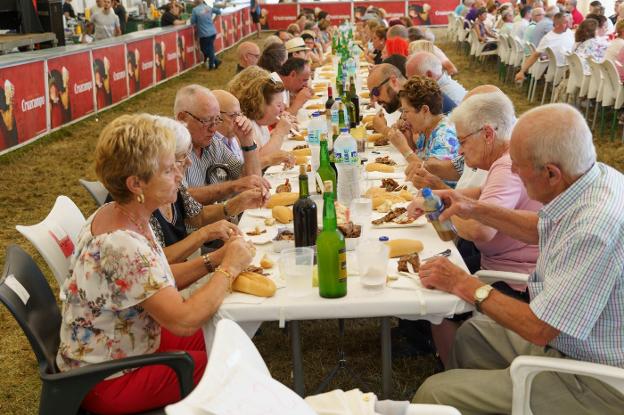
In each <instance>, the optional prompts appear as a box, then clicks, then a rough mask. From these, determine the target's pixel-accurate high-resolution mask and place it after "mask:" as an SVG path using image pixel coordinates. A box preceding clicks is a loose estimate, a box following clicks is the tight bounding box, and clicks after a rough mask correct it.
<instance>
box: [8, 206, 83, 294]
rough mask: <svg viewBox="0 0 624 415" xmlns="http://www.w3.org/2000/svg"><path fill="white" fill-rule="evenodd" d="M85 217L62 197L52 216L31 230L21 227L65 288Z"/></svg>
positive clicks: (21, 231) (19, 228)
mask: <svg viewBox="0 0 624 415" xmlns="http://www.w3.org/2000/svg"><path fill="white" fill-rule="evenodd" d="M84 223H85V217H84V215H83V214H82V212H81V211H80V209H78V206H76V204H75V203H74V202H73V201H72V200H71V199H70V198H68V197H67V196H59V197H58V198H56V202H55V203H54V206H53V207H52V210H51V211H50V213H49V214H48V216H47V217H46V218H45V219H44V220H42V221H41V222H39V223H37V224H36V225H31V226H22V225H17V226H16V227H15V228H16V229H17V231H18V232H19V233H21V234H22V235H24V237H25V238H26V239H28V240H29V241H30V243H32V244H33V245H34V246H35V248H37V251H39V253H40V254H41V256H42V257H43V259H44V260H45V261H46V263H47V264H48V266H49V267H50V269H51V270H52V273H53V274H54V278H56V281H57V282H58V283H59V286H60V285H62V283H63V281H64V280H65V278H66V277H67V274H68V272H69V261H70V258H71V255H72V253H73V252H74V246H75V244H76V243H77V242H78V234H79V233H80V230H81V229H82V226H83V225H84Z"/></svg>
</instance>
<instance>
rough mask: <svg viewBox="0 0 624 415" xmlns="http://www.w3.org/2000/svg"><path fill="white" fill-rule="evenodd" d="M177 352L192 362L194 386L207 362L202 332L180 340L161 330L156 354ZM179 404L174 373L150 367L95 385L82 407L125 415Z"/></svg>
mask: <svg viewBox="0 0 624 415" xmlns="http://www.w3.org/2000/svg"><path fill="white" fill-rule="evenodd" d="M176 350H181V351H185V352H187V353H188V354H189V355H191V357H192V358H193V361H194V362H195V369H194V371H193V381H194V383H195V385H197V383H198V382H199V380H200V379H201V377H202V375H203V374H204V370H205V369H206V363H207V361H208V358H207V356H206V345H205V344H204V335H203V333H202V331H201V330H197V332H195V334H193V335H192V336H189V337H179V336H175V335H173V334H171V332H169V331H167V330H166V329H164V328H163V329H162V331H161V337H160V347H159V348H158V350H157V352H171V351H176ZM179 400H180V387H179V385H178V378H177V377H176V375H175V372H174V371H173V369H171V368H169V367H168V366H164V365H153V366H145V367H142V368H139V369H137V370H134V371H132V372H130V373H127V374H125V375H123V376H120V377H117V378H114V379H110V380H105V381H102V382H100V383H98V384H97V385H96V386H95V387H94V388H93V389H92V390H91V392H89V394H88V395H87V396H86V398H85V399H84V401H83V402H82V407H83V408H84V409H86V410H88V411H90V412H95V413H98V414H127V413H134V412H143V411H148V410H150V409H154V408H161V407H163V406H165V405H168V404H171V403H174V402H177V401H179Z"/></svg>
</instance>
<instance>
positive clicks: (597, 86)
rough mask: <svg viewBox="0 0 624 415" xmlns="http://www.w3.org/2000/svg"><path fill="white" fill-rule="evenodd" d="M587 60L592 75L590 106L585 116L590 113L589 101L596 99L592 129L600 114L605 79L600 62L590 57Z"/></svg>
mask: <svg viewBox="0 0 624 415" xmlns="http://www.w3.org/2000/svg"><path fill="white" fill-rule="evenodd" d="M587 62H588V63H589V67H590V68H591V72H592V76H591V78H590V80H589V88H588V90H587V100H588V103H587V105H588V108H587V109H586V110H585V118H587V116H588V115H589V103H590V102H591V100H594V116H593V118H592V130H594V129H595V128H596V118H597V116H598V106H600V104H601V102H602V89H603V87H604V84H605V83H604V79H603V78H602V70H601V69H600V63H598V62H596V61H595V60H593V59H592V58H588V59H587Z"/></svg>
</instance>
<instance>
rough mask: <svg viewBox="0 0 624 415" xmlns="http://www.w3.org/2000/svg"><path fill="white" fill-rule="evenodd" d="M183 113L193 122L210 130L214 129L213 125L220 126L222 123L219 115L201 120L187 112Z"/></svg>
mask: <svg viewBox="0 0 624 415" xmlns="http://www.w3.org/2000/svg"><path fill="white" fill-rule="evenodd" d="M184 112H185V113H187V114H188V115H190V116H191V117H192V118H193V119H194V120H195V121H197V122H198V123H200V124H201V125H202V126H203V127H204V128H211V127H214V126H215V125H217V124H221V123H222V122H223V117H221V116H220V115H215V116H214V117H210V118H206V119H201V118H199V117H197V116H195V115H193V114H191V113H190V112H188V111H184Z"/></svg>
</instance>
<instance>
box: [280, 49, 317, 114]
mask: <svg viewBox="0 0 624 415" xmlns="http://www.w3.org/2000/svg"><path fill="white" fill-rule="evenodd" d="M310 72H311V70H310V64H309V63H308V61H306V60H305V59H302V58H288V59H287V60H286V62H284V64H283V65H282V66H281V67H280V69H279V70H278V71H277V72H273V73H272V74H271V78H272V79H273V80H274V81H276V82H281V83H283V84H284V88H285V90H284V107H285V109H286V111H288V112H289V113H290V114H292V115H295V116H296V115H297V112H298V111H299V109H300V108H301V107H302V106H303V105H305V103H306V102H307V101H308V100H309V99H310V98H312V97H313V96H314V93H313V92H312V90H311V89H310V88H309V87H308V81H309V80H310Z"/></svg>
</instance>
